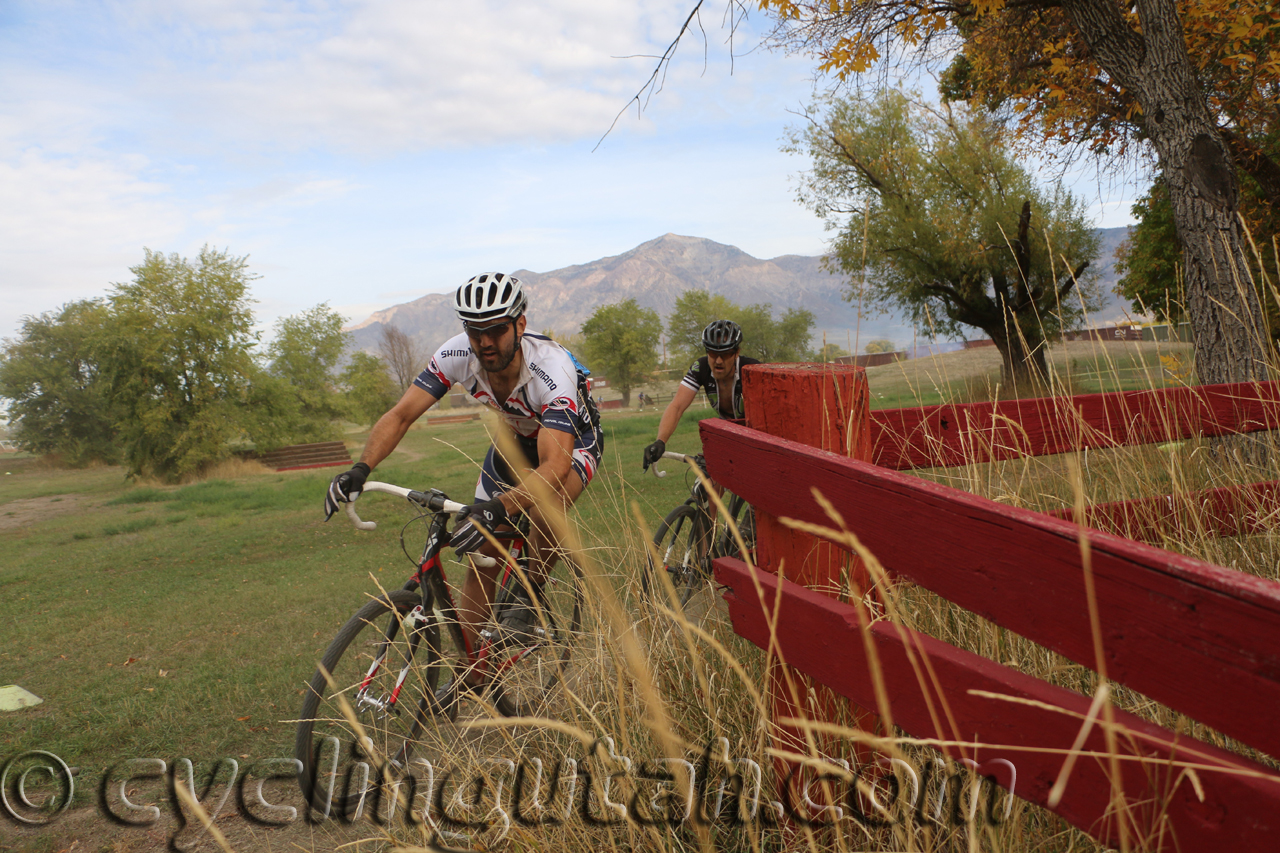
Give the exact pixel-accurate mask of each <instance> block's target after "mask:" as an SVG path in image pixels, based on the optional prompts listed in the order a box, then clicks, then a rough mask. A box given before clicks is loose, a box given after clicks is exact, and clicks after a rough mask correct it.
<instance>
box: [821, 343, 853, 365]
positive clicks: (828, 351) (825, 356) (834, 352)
mask: <svg viewBox="0 0 1280 853" xmlns="http://www.w3.org/2000/svg"><path fill="white" fill-rule="evenodd" d="M848 354H849V351H848V350H846V349H845V348H844V347H842V346H840V345H839V344H831V343H828V344H824V345H823V346H821V347H819V348H818V351H817V352H815V353H814V354H813V360H814V361H816V362H818V363H820V364H830V363H831V362H833V361H835V360H836V359H837V358H841V357H843V356H846V355H848Z"/></svg>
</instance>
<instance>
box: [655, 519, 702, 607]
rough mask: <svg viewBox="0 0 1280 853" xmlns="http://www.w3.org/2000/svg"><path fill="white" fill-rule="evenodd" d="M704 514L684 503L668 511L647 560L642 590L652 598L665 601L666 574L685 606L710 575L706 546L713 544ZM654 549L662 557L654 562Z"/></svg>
mask: <svg viewBox="0 0 1280 853" xmlns="http://www.w3.org/2000/svg"><path fill="white" fill-rule="evenodd" d="M709 539H710V536H709V534H708V531H707V527H706V524H705V519H704V516H703V515H702V513H701V512H699V511H698V509H696V508H695V507H692V506H689V505H688V504H682V505H681V506H678V507H676V508H675V509H673V510H671V512H670V513H668V514H667V517H666V518H664V519H663V520H662V524H660V525H658V532H657V533H655V534H654V535H653V552H651V553H650V554H648V555H647V558H646V560H645V573H644V576H643V577H642V578H641V582H640V583H641V590H642V592H643V593H644V595H645V596H646V597H648V598H650V599H652V600H656V601H663V600H665V599H666V595H665V593H664V591H663V585H662V581H661V576H662V575H663V574H665V575H666V576H667V578H669V579H670V581H671V586H672V587H673V588H674V589H675V592H676V600H677V601H678V602H679V603H680V606H681V607H684V606H685V605H687V604H688V603H689V599H691V598H693V596H694V594H695V593H696V592H698V591H699V590H700V589H702V586H703V583H704V582H705V581H706V579H707V573H706V568H705V566H706V561H707V549H708V547H709V545H710V542H709ZM654 553H656V554H657V558H658V560H659V561H660V562H659V563H658V564H657V565H655V564H654Z"/></svg>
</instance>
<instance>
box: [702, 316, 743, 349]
mask: <svg viewBox="0 0 1280 853" xmlns="http://www.w3.org/2000/svg"><path fill="white" fill-rule="evenodd" d="M741 344H742V327H741V326H739V325H738V324H737V323H735V322H733V321H732V320H712V321H711V322H710V323H708V324H707V327H706V328H705V329H703V330H702V347H703V349H705V350H706V351H707V352H732V351H733V350H736V349H737V348H738V347H739V346H740V345H741Z"/></svg>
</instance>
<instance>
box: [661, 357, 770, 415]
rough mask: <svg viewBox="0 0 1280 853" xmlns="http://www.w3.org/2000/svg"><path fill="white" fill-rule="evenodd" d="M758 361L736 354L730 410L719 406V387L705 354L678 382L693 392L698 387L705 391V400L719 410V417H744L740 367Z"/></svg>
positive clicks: (758, 361)
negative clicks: (731, 406) (731, 408)
mask: <svg viewBox="0 0 1280 853" xmlns="http://www.w3.org/2000/svg"><path fill="white" fill-rule="evenodd" d="M759 363H760V360H759V359H755V358H747V357H746V356H743V355H740V356H738V362H737V364H736V365H735V366H734V368H733V411H731V412H726V411H725V410H724V409H722V408H720V388H719V387H718V386H717V385H716V380H715V377H714V376H712V375H711V365H710V364H709V363H708V362H707V357H706V356H705V355H704V356H703V357H702V358H700V359H698V360H697V361H695V362H694V363H693V366H692V367H690V368H689V372H688V373H686V374H685V375H684V379H681V380H680V384H681V385H683V386H684V387H686V388H689V389H691V390H692V391H695V392H696V391H697V390H698V389H700V388H701V389H702V390H703V391H706V392H707V402H709V403H710V404H711V408H713V409H715V410H716V411H717V412H719V414H720V417H722V418H734V419H741V418H744V417H746V411H745V410H744V408H743V406H742V368H743V367H745V366H746V365H748V364H759Z"/></svg>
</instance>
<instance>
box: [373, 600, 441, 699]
mask: <svg viewBox="0 0 1280 853" xmlns="http://www.w3.org/2000/svg"><path fill="white" fill-rule="evenodd" d="M430 621H431V620H430V619H429V618H428V617H427V616H426V615H425V614H424V613H423V611H422V605H421V604H418V605H415V606H414V608H413V609H412V610H410V611H409V612H408V613H406V614H405V615H404V619H403V620H402V621H396V622H392V623H391V624H389V625H388V626H387V632H386V634H384V635H383V639H382V648H381V649H380V650H379V651H378V654H377V655H376V656H375V657H374V659H373V663H372V664H370V666H369V671H368V672H366V673H365V676H364V679H363V680H362V681H361V682H360V687H359V689H358V690H357V691H356V706H357V710H361V709H364V708H372V709H374V710H376V711H378V713H379V714H380V716H381V717H387V716H390V715H391V714H397V713H399V711H398V709H397V707H396V703H397V702H398V701H399V700H400V691H401V689H402V688H403V687H404V683H405V680H406V679H408V677H409V671H410V670H411V669H412V668H413V659H414V656H415V655H416V653H417V651H418V644H419V643H420V642H421V641H422V632H421V631H420V630H419V626H421V625H425V624H428V623H430ZM401 628H403V629H404V631H405V636H407V637H408V638H409V649H408V653H407V654H406V655H405V662H404V666H403V667H401V668H400V673H399V675H397V676H396V683H395V686H394V687H392V688H391V692H390V693H388V694H387V695H386V696H382V697H378V696H370V695H369V692H368V691H369V685H370V684H371V683H373V679H374V677H375V676H377V674H378V672H379V671H381V669H382V665H383V663H385V662H386V659H387V655H388V654H389V653H390V652H391V646H392V643H393V642H394V640H395V638H396V635H397V634H398V633H399V632H400V629H401Z"/></svg>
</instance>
